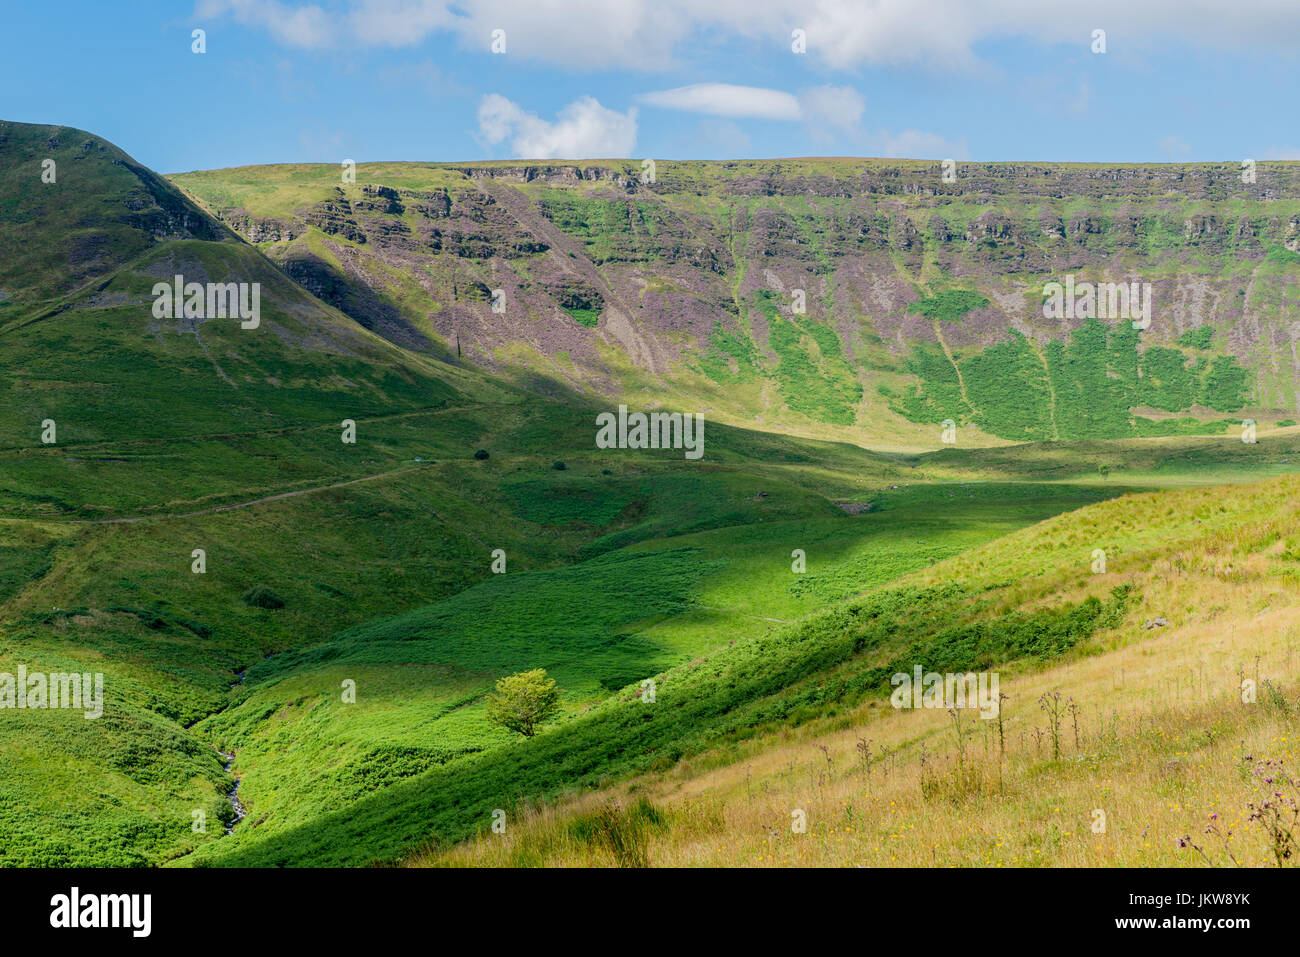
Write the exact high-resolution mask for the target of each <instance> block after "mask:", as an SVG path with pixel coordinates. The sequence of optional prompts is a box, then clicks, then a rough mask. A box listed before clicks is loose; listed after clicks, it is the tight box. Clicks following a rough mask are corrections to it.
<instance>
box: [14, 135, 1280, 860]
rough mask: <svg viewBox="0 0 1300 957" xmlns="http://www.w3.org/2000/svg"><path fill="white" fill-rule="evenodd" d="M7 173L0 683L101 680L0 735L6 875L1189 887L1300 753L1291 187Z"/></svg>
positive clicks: (1168, 171)
mask: <svg viewBox="0 0 1300 957" xmlns="http://www.w3.org/2000/svg"><path fill="white" fill-rule="evenodd" d="M47 154H49V155H51V156H53V157H54V158H55V159H56V160H57V162H58V164H59V170H60V173H59V179H58V182H57V183H56V184H50V185H49V186H48V188H46V189H45V191H44V192H42V191H41V190H40V189H35V188H31V187H30V185H29V184H28V183H27V180H28V179H30V178H32V177H31V175H30V174H32V171H33V170H39V165H40V158H41V157H43V156H45V155H47ZM0 157H3V159H4V160H5V162H4V163H3V165H2V166H0V177H2V181H0V187H3V189H0V195H2V196H3V197H4V199H3V204H2V205H0V242H2V243H3V245H4V248H5V249H6V250H13V251H14V252H13V253H11V254H9V255H7V256H6V257H5V258H4V259H3V261H0V369H3V375H0V395H2V396H3V401H0V474H2V475H3V478H4V481H3V483H0V671H5V672H13V671H16V670H17V667H18V666H19V665H23V666H25V667H27V668H29V669H31V670H33V671H35V670H42V671H45V672H54V671H77V672H96V673H102V674H103V676H104V693H105V707H104V715H103V717H102V718H101V719H97V720H86V719H85V718H84V717H83V715H81V714H79V713H74V712H65V711H55V710H45V711H32V710H23V711H18V710H6V711H3V712H0V714H3V720H4V721H5V722H7V723H6V733H5V734H4V735H3V736H0V772H2V773H0V833H3V834H4V835H5V837H6V840H5V841H4V842H0V863H3V864H5V865H8V866H66V865H80V866H110V867H127V866H130V867H138V866H152V867H158V866H176V867H188V866H199V867H240V866H259V867H285V866H340V865H341V866H364V865H371V864H383V865H401V864H414V865H436V866H444V865H450V866H459V865H483V864H488V865H508V866H519V865H527V866H556V865H559V866H571V865H596V866H607V865H634V866H643V865H716V866H740V865H745V866H752V865H768V864H805V865H835V866H842V865H852V864H864V865H870V866H889V865H907V866H947V865H958V866H962V865H982V866H1039V865H1043V866H1050V865H1075V866H1078V865H1088V866H1093V865H1099V864H1124V865H1131V866H1139V865H1146V864H1157V865H1162V866H1176V865H1179V864H1187V865H1194V864H1197V863H1199V862H1201V858H1198V857H1189V855H1195V854H1197V853H1204V854H1208V855H1211V856H1212V857H1213V855H1216V854H1217V855H1219V857H1218V858H1214V860H1215V861H1216V862H1222V861H1221V860H1220V858H1222V856H1223V851H1222V849H1221V848H1219V847H1218V846H1217V845H1216V846H1215V848H1213V849H1210V848H1204V849H1203V851H1202V852H1197V851H1195V850H1194V849H1192V848H1191V847H1190V846H1186V845H1185V846H1179V845H1178V840H1179V839H1181V838H1183V837H1184V836H1195V837H1196V838H1197V839H1196V842H1195V843H1197V844H1200V843H1201V840H1200V837H1199V836H1198V835H1201V833H1202V832H1201V831H1199V830H1197V829H1196V828H1197V826H1198V823H1199V824H1201V825H1202V826H1203V822H1201V819H1202V818H1204V817H1206V816H1208V815H1209V814H1213V813H1218V814H1221V815H1225V816H1226V815H1228V814H1230V813H1235V814H1238V815H1240V814H1241V813H1249V812H1248V811H1245V812H1243V810H1242V809H1244V808H1246V807H1247V806H1248V805H1249V803H1250V802H1251V801H1252V800H1254V799H1255V798H1256V797H1257V795H1256V792H1255V790H1254V789H1255V788H1256V787H1257V785H1258V781H1257V778H1258V775H1256V774H1255V770H1256V766H1257V765H1259V764H1260V762H1265V761H1289V762H1294V761H1295V760H1296V753H1295V752H1296V746H1295V741H1296V728H1295V720H1296V711H1297V708H1298V707H1300V702H1297V694H1300V688H1298V687H1297V685H1296V678H1295V661H1294V651H1295V643H1296V633H1295V627H1294V625H1295V621H1294V619H1295V615H1296V602H1297V600H1300V599H1297V591H1296V581H1297V574H1300V565H1297V564H1296V562H1297V560H1298V558H1297V556H1300V540H1297V533H1296V531H1295V528H1294V525H1295V515H1294V514H1293V513H1294V512H1295V508H1296V502H1297V496H1296V493H1297V487H1296V482H1297V477H1296V473H1297V472H1300V426H1297V425H1296V424H1295V420H1296V418H1297V417H1300V412H1298V411H1297V409H1298V406H1297V402H1298V401H1300V400H1297V393H1296V391H1295V388H1294V379H1295V373H1296V368H1295V364H1294V362H1295V360H1294V356H1295V343H1294V330H1293V328H1292V326H1293V323H1292V322H1291V320H1290V317H1291V316H1292V315H1293V314H1294V310H1295V307H1296V305H1297V304H1298V303H1300V269H1297V264H1298V263H1300V253H1297V252H1296V249H1297V244H1298V243H1300V233H1298V230H1300V225H1298V224H1300V219H1297V217H1298V216H1300V182H1297V177H1300V173H1298V172H1297V170H1300V166H1298V165H1297V164H1294V163H1278V164H1271V165H1270V166H1269V168H1268V169H1266V170H1261V173H1260V179H1259V182H1258V183H1257V184H1252V185H1251V186H1250V187H1249V188H1247V187H1246V186H1245V185H1244V184H1241V183H1239V182H1237V181H1236V180H1234V178H1233V170H1232V168H1231V167H1228V166H1225V167H1223V168H1222V169H1220V168H1218V167H1215V166H1213V165H1211V164H1169V165H1167V166H1155V167H1125V166H1116V167H1094V166H1091V165H1087V164H1056V165H1051V164H987V165H979V164H970V166H969V167H967V168H966V169H965V172H964V175H963V179H962V181H961V185H960V186H957V187H953V188H951V189H949V188H947V187H946V186H945V184H943V183H942V181H941V180H940V178H939V177H938V175H937V170H936V171H935V174H934V175H931V170H930V165H932V164H930V165H927V164H923V163H919V162H911V161H874V160H788V161H784V160H783V161H765V162H760V161H746V162H735V163H708V162H699V163H672V162H661V163H659V164H658V165H657V179H656V182H654V183H653V184H644V183H642V182H641V181H640V179H639V178H638V176H637V171H638V170H639V165H638V164H635V163H633V162H632V161H627V162H626V163H620V162H592V163H584V164H576V165H567V164H542V165H534V164H519V163H472V164H426V163H380V164H360V165H358V166H357V167H356V181H355V182H343V181H340V177H339V170H338V169H337V168H333V167H327V166H315V165H282V166H266V167H248V168H239V169H233V170H213V171H207V172H195V173H186V174H181V175H176V176H172V177H163V176H160V175H158V174H155V173H153V172H152V171H149V170H147V169H146V168H144V167H143V166H141V165H140V164H138V163H136V162H135V161H134V160H132V159H131V157H130V156H129V155H127V154H126V153H124V152H123V151H122V150H120V149H118V148H117V147H116V146H113V145H112V144H109V143H107V142H106V141H104V140H102V139H100V138H98V137H95V136H93V135H92V134H90V133H85V132H82V131H78V130H72V129H69V128H65V127H42V126H34V125H29V124H21V123H0ZM1234 183H1236V185H1233V184H1234ZM38 185H39V184H38ZM1238 187H1240V188H1238ZM1067 274H1069V275H1072V276H1076V277H1086V278H1087V281H1095V282H1103V281H1115V282H1119V281H1121V280H1131V281H1136V280H1137V279H1138V278H1141V280H1142V281H1144V282H1149V283H1150V284H1151V300H1150V303H1151V306H1152V318H1151V322H1150V325H1149V327H1147V328H1144V329H1135V328H1134V326H1133V324H1132V323H1131V322H1129V321H1117V320H1116V321H1112V320H1111V319H1110V318H1108V319H1105V320H1103V319H1101V318H1098V317H1097V316H1095V315H1094V316H1089V315H1078V314H1077V313H1076V314H1075V315H1073V316H1070V315H1062V316H1061V317H1059V320H1058V319H1052V318H1050V317H1048V316H1047V315H1045V312H1046V311H1047V310H1044V308H1043V298H1042V295H1040V291H1041V290H1042V287H1043V286H1044V284H1045V283H1047V282H1051V281H1053V279H1052V277H1057V276H1059V277H1060V281H1064V278H1065V276H1066V275H1067ZM178 275H180V276H183V277H184V278H185V280H186V282H189V281H194V282H201V283H215V284H225V283H232V282H236V283H257V284H259V285H258V288H259V290H260V293H259V295H260V299H259V307H258V312H259V321H258V323H257V324H256V325H248V324H241V320H240V317H239V316H237V315H234V314H232V315H229V316H224V317H218V316H212V317H205V316H201V315H187V314H186V310H184V309H182V310H180V311H179V312H178V311H177V310H174V309H173V310H170V312H171V315H159V314H158V313H157V312H155V311H154V309H153V301H154V297H153V294H152V290H153V289H154V287H155V285H156V284H158V283H164V284H166V283H172V282H173V281H174V277H175V276H178ZM1081 281H1083V280H1082V279H1081ZM497 291H501V292H502V295H501V296H497V295H496V293H497ZM795 292H800V293H802V295H799V296H796V295H794V293H795ZM502 302H504V311H496V310H495V309H494V304H498V303H502ZM801 303H802V305H800V304H801ZM620 406H626V407H627V408H628V409H631V410H633V412H634V413H640V412H644V413H646V414H648V416H649V417H650V418H649V421H650V422H652V423H660V424H663V423H667V422H668V419H667V416H669V415H671V414H681V415H682V416H684V417H685V418H684V419H683V420H682V421H683V422H699V423H700V425H699V426H698V428H699V429H702V430H704V432H706V433H707V441H702V442H701V443H700V444H699V445H698V446H696V445H694V444H692V443H691V441H690V440H689V436H688V437H687V442H686V445H685V449H686V453H685V454H683V448H682V447H680V443H679V447H676V448H673V447H663V448H659V447H654V446H652V445H649V444H648V443H641V442H632V441H625V440H624V439H623V438H620V439H618V440H617V441H614V440H612V439H611V440H610V441H606V442H602V441H601V438H600V434H601V429H602V427H603V426H608V425H609V423H610V421H611V420H613V421H614V422H618V421H621V415H622V410H619V407H620ZM615 410H619V411H617V412H616V411H615ZM655 416H660V417H661V418H654V417H655ZM697 416H698V417H699V418H698V419H697V418H695V417H697ZM602 417H605V418H603V419H602ZM47 421H48V422H52V423H54V424H55V425H56V426H57V432H56V433H54V434H55V435H56V438H55V439H54V440H53V441H46V440H44V439H43V437H42V436H43V429H44V426H43V423H45V422H47ZM945 422H950V423H951V430H952V433H953V435H954V436H955V441H953V442H945V441H944V439H943V434H944V432H945V431H947V429H948V427H947V426H945V425H944V423H945ZM1247 422H1249V425H1247V424H1246V423H1247ZM348 423H351V425H350V426H349V425H348ZM657 427H658V426H656V428H657ZM611 428H612V426H611ZM664 428H665V430H666V429H667V425H666V424H665V425H664ZM615 431H617V430H615ZM623 431H626V430H625V429H624V430H623ZM619 434H620V435H621V434H622V432H619ZM696 434H697V435H702V434H703V433H696ZM349 437H351V438H352V441H349V440H348V439H349ZM1243 437H1248V438H1251V439H1254V441H1249V440H1247V441H1243ZM656 444H658V443H656ZM664 444H665V445H672V443H664ZM697 451H698V452H699V453H700V454H698V455H696V454H695V453H696V452H697ZM1099 551H1100V552H1101V553H1103V558H1102V559H1101V563H1100V565H1098V558H1097V553H1098V552H1099ZM200 553H201V556H202V558H201V560H200V558H199V557H198V556H199V554H200ZM1157 619H1159V620H1161V621H1162V622H1163V624H1160V625H1155V624H1152V623H1153V622H1154V621H1156V620H1157ZM917 663H924V664H925V666H926V667H927V668H933V669H935V670H939V671H945V670H946V671H956V672H965V671H970V670H979V671H981V672H987V671H989V670H993V671H997V672H999V673H1000V674H1001V678H1002V690H1003V691H1004V692H1006V693H1007V694H1008V695H1010V699H1009V704H1008V706H1007V708H1006V710H1005V713H1004V717H1005V721H1002V722H990V721H987V720H979V719H978V718H974V717H971V716H970V715H965V716H962V717H959V718H957V719H953V718H951V717H950V716H949V715H948V714H946V713H945V712H944V711H943V710H925V709H919V710H915V711H912V710H895V709H893V708H889V707H888V706H887V702H888V701H889V691H890V677H891V676H892V675H893V674H895V673H896V672H899V671H904V672H908V673H910V672H911V671H912V668H913V665H914V664H917ZM538 668H544V669H545V670H546V672H547V674H548V675H549V676H550V677H551V678H553V679H554V680H555V681H556V682H557V683H558V685H559V688H560V691H561V697H560V703H559V714H558V715H557V716H556V717H555V718H554V719H553V720H551V721H550V722H548V723H546V724H545V725H544V726H543V727H542V728H541V730H540V731H539V732H538V733H537V734H536V735H535V736H531V737H523V736H520V735H516V734H514V733H512V732H510V731H507V730H505V729H503V728H502V727H500V726H498V725H496V724H494V723H493V722H492V721H491V720H490V718H489V707H488V705H489V700H490V696H491V694H492V691H493V687H494V684H495V682H496V681H497V680H498V679H500V678H502V677H504V676H507V675H511V674H516V673H521V672H525V671H528V670H531V669H538ZM1247 676H1249V677H1251V680H1252V682H1253V684H1252V687H1253V688H1254V689H1255V692H1256V697H1255V698H1254V699H1253V700H1252V701H1251V702H1245V701H1243V700H1242V682H1243V680H1244V679H1245V678H1246V677H1247ZM647 682H650V684H649V685H647ZM650 689H653V690H652V691H651V690H650ZM1052 695H1058V696H1059V697H1058V698H1052V697H1051V696H1052ZM1045 701H1046V702H1048V704H1049V705H1051V706H1052V707H1057V708H1068V707H1070V706H1071V705H1073V706H1075V707H1076V710H1075V711H1074V712H1059V713H1058V712H1050V714H1049V710H1047V709H1046V706H1045V705H1044V704H1043V702H1045ZM1063 713H1068V714H1070V717H1069V718H1067V719H1065V721H1064V723H1062V719H1061V716H1060V715H1061V714H1063ZM962 721H966V722H967V723H966V724H962V723H961V722H962ZM995 725H996V728H995ZM1063 729H1064V730H1063ZM1045 736H1047V737H1045ZM1289 766H1293V765H1289ZM1096 810H1101V811H1102V812H1103V814H1104V816H1105V819H1106V820H1107V821H1108V822H1110V823H1109V824H1108V825H1107V830H1105V831H1104V832H1094V831H1092V830H1091V826H1092V822H1093V821H1094V820H1095V818H1094V817H1093V812H1094V811H1096ZM795 811H799V812H802V814H803V821H804V825H805V827H804V830H800V831H793V830H791V820H792V813H793V812H795ZM196 812H201V814H198V815H197V816H196ZM497 812H502V813H503V814H504V819H505V821H506V822H507V824H506V830H505V833H504V835H503V834H499V833H497V832H494V831H492V830H491V825H492V822H493V820H494V818H495V816H496V815H497ZM199 820H202V821H204V822H206V823H205V825H204V827H203V828H202V829H197V828H196V824H195V822H196V821H199ZM973 821H978V822H979V823H978V825H977V824H974V823H972V822H973ZM1247 832H1249V834H1250V835H1251V836H1250V837H1241V838H1240V839H1239V840H1238V841H1237V843H1236V844H1234V845H1233V851H1234V853H1237V854H1238V855H1239V857H1240V862H1248V863H1268V860H1269V854H1270V850H1269V847H1268V845H1267V843H1264V844H1261V843H1260V841H1259V840H1258V839H1257V838H1258V837H1259V835H1258V834H1255V833H1254V829H1250V828H1244V826H1243V834H1245V833H1247ZM1094 837H1096V838H1098V839H1097V840H1093V838H1094Z"/></svg>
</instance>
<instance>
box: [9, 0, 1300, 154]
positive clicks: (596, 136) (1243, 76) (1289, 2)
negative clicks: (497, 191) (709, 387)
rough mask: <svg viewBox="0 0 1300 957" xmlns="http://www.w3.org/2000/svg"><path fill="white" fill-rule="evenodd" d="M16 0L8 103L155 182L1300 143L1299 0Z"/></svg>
mask: <svg viewBox="0 0 1300 957" xmlns="http://www.w3.org/2000/svg"><path fill="white" fill-rule="evenodd" d="M6 7H7V9H6V10H5V15H4V17H3V24H2V25H0V31H2V32H0V119H3V120H15V121H20V122H29V123H45V124H52V125H61V126H72V127H77V128H80V129H84V130H88V131H90V132H92V133H95V134H97V135H99V136H102V137H104V138H106V139H108V140H110V141H112V142H113V143H115V144H116V145H118V146H119V147H121V148H122V149H124V150H126V152H128V153H130V154H131V155H133V156H134V157H135V158H136V159H137V160H139V161H140V162H142V163H144V164H146V165H147V166H150V167H152V168H153V169H156V170H159V171H161V172H164V173H175V172H185V171H189V170H195V169H214V168H221V167H228V166H241V165H249V164H260V163H285V162H332V163H339V162H343V161H344V160H347V159H351V160H354V161H356V162H371V161H383V160H411V161H466V160H483V159H513V158H524V159H554V158H562V159H589V158H614V157H621V158H629V159H637V160H640V159H644V158H656V159H750V158H772V157H787V156H790V157H793V156H868V157H909V158H917V159H932V160H942V159H954V160H958V161H962V160H978V161H1034V160H1038V161H1075V162H1136V163H1157V162H1183V161H1214V162H1233V163H1239V162H1241V161H1242V160H1244V159H1248V158H1249V159H1254V160H1256V161H1257V162H1264V161H1268V160H1279V159H1300V129H1297V123H1298V118H1300V109H1297V104H1296V98H1297V88H1298V87H1300V84H1298V83H1297V80H1298V79H1300V69H1298V68H1300V0H1237V2H1234V3H1225V2H1223V0H1092V2H1087V3H1084V2H1075V0H522V2H518V0H509V2H505V0H461V2H450V3H449V2H442V0H315V2H302V3H300V2H294V0H197V2H196V0H173V2H162V0H113V2H103V0H68V2H62V3H58V4H18V3H17V2H14V0H10V2H9V3H7V4H6ZM196 30H201V31H203V32H202V34H201V38H200V39H196V38H195V34H194V31H196ZM200 40H201V42H200ZM199 46H202V52H197V48H198V47H199Z"/></svg>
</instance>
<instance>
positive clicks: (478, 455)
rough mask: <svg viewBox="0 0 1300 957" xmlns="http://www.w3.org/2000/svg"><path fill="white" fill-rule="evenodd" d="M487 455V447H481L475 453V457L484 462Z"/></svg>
mask: <svg viewBox="0 0 1300 957" xmlns="http://www.w3.org/2000/svg"><path fill="white" fill-rule="evenodd" d="M487 457H488V450H487V449H479V450H478V451H477V452H475V453H474V458H476V459H478V460H479V461H480V462H482V461H483V460H484V459H485V458H487Z"/></svg>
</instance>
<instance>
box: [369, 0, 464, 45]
mask: <svg viewBox="0 0 1300 957" xmlns="http://www.w3.org/2000/svg"><path fill="white" fill-rule="evenodd" d="M456 23H457V18H456V17H455V16H454V15H453V14H452V12H451V10H450V8H449V7H448V5H447V4H446V3H443V2H440V0H362V2H360V3H356V4H354V6H353V8H352V10H351V11H350V12H349V14H348V18H347V28H348V36H349V38H350V39H351V40H353V41H359V42H361V43H362V44H364V45H366V46H390V47H405V46H411V45H413V44H416V43H419V42H421V41H422V40H423V39H424V38H425V37H426V36H428V35H429V34H430V33H432V32H433V31H435V30H439V29H443V28H450V27H454V26H455V25H456Z"/></svg>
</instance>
